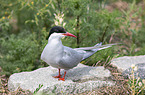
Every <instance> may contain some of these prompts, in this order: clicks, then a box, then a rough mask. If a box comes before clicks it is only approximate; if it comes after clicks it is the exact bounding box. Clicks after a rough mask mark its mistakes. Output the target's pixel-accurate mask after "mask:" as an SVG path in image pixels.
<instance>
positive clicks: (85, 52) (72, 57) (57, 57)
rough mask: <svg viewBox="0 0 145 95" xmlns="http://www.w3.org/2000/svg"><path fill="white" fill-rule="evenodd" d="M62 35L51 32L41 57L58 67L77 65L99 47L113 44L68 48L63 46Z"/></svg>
mask: <svg viewBox="0 0 145 95" xmlns="http://www.w3.org/2000/svg"><path fill="white" fill-rule="evenodd" d="M62 37H63V36H62V35H60V34H59V33H57V34H56V33H54V34H52V35H51V36H50V37H49V39H48V44H47V45H46V46H45V48H44V50H43V52H42V54H41V59H42V60H43V61H45V62H46V63H47V64H48V65H50V66H52V67H55V68H59V69H65V70H68V69H71V68H73V67H75V66H77V65H78V63H79V62H81V61H82V60H84V59H86V58H88V57H90V56H91V55H93V54H94V53H95V52H97V51H98V50H101V49H105V48H108V47H111V46H112V45H115V44H108V45H102V43H100V44H96V45H95V46H93V47H84V48H75V49H72V48H69V47H66V46H63V44H62V42H61V38H62Z"/></svg>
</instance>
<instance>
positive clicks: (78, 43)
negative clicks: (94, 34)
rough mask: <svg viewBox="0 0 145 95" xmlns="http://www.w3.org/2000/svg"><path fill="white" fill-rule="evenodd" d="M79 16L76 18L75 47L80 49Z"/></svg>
mask: <svg viewBox="0 0 145 95" xmlns="http://www.w3.org/2000/svg"><path fill="white" fill-rule="evenodd" d="M79 26H80V25H79V16H77V47H78V48H79V47H80V32H79Z"/></svg>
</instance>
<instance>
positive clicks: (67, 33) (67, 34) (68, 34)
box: [63, 32, 77, 38]
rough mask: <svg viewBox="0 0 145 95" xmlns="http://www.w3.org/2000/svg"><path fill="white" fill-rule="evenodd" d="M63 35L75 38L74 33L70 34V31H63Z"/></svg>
mask: <svg viewBox="0 0 145 95" xmlns="http://www.w3.org/2000/svg"><path fill="white" fill-rule="evenodd" d="M63 35H64V36H71V37H75V38H77V37H76V36H75V35H73V34H71V33H69V32H66V33H64V34H63Z"/></svg>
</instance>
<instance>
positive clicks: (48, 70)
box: [8, 64, 115, 94]
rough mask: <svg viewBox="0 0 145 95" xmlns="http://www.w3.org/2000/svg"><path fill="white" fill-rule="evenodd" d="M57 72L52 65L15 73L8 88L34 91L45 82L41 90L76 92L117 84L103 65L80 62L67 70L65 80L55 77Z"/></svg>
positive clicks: (47, 91) (48, 92) (64, 92)
mask: <svg viewBox="0 0 145 95" xmlns="http://www.w3.org/2000/svg"><path fill="white" fill-rule="evenodd" d="M63 72H64V71H63V70H62V71H61V73H62V74H63ZM57 74H58V70H57V69H56V68H53V67H51V66H49V67H45V68H40V69H37V70H35V71H31V72H21V73H15V74H13V75H11V76H10V78H9V81H8V89H9V90H10V91H15V90H17V88H18V87H20V88H22V89H24V90H29V91H31V92H34V91H35V90H36V88H38V87H39V84H41V85H42V84H43V86H42V88H41V89H40V90H39V91H40V92H43V93H46V94H50V93H55V94H76V93H83V92H85V91H92V90H93V89H95V88H99V87H103V86H111V85H114V84H115V83H114V82H113V81H111V80H109V78H110V77H111V73H110V71H109V70H108V69H105V68H104V67H103V66H99V67H91V66H86V65H83V64H79V65H78V66H77V67H75V68H73V69H71V70H69V71H68V72H67V74H66V78H65V79H66V80H65V81H58V79H56V78H53V76H55V75H57Z"/></svg>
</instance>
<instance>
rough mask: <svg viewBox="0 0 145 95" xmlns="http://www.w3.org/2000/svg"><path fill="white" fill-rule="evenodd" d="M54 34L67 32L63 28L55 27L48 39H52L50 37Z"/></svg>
mask: <svg viewBox="0 0 145 95" xmlns="http://www.w3.org/2000/svg"><path fill="white" fill-rule="evenodd" d="M53 33H66V31H65V29H64V28H63V27H60V26H54V27H52V28H51V29H50V32H49V35H48V37H47V38H46V39H48V38H49V37H50V35H51V34H53Z"/></svg>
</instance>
